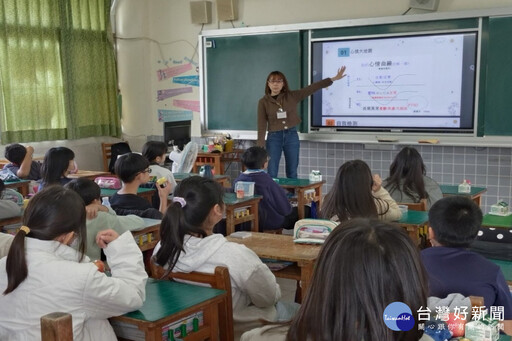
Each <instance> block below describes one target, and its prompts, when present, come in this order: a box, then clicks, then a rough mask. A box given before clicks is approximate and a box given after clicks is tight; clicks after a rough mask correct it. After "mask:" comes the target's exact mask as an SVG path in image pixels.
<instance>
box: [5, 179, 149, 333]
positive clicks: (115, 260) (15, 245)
mask: <svg viewBox="0 0 512 341" xmlns="http://www.w3.org/2000/svg"><path fill="white" fill-rule="evenodd" d="M74 240H77V242H78V251H77V250H75V249H74V248H72V247H70V246H69V245H70V244H72V243H73V241H74ZM97 243H98V245H99V246H100V247H102V248H103V249H104V252H105V255H106V256H107V260H108V262H109V265H110V268H111V272H112V277H107V276H106V275H105V274H104V273H102V272H99V271H98V267H97V266H96V265H95V264H94V263H91V262H89V261H88V260H89V259H88V258H87V257H85V256H84V249H85V206H84V203H83V201H82V200H81V199H80V197H79V196H78V194H76V193H75V192H74V191H72V190H69V189H65V188H63V187H61V186H48V187H47V188H45V189H44V190H42V191H41V192H39V193H37V194H36V195H35V196H34V197H33V198H32V199H30V202H29V204H28V207H27V209H26V210H25V213H24V216H23V226H22V227H21V229H20V231H19V232H18V233H17V234H16V236H15V237H14V240H13V242H12V244H11V248H10V250H9V254H8V256H7V257H5V258H2V259H0V288H1V290H2V295H0V307H1V309H0V340H7V341H11V340H41V330H40V318H41V316H43V315H46V314H48V313H52V312H66V313H70V314H71V315H72V320H73V338H74V340H112V341H114V340H117V338H116V336H115V334H114V332H113V330H112V327H111V326H110V324H109V323H108V320H107V318H109V317H111V316H117V315H121V314H124V313H127V312H129V311H132V310H136V309H137V308H139V307H141V306H142V304H143V302H144V299H145V283H146V280H147V274H146V273H145V271H144V265H143V262H142V254H141V252H140V250H139V248H138V247H137V245H136V244H135V241H134V240H133V237H132V235H131V234H130V233H129V232H126V233H124V234H123V235H121V236H119V235H118V234H117V233H116V232H115V231H113V230H105V231H101V232H100V233H98V235H97Z"/></svg>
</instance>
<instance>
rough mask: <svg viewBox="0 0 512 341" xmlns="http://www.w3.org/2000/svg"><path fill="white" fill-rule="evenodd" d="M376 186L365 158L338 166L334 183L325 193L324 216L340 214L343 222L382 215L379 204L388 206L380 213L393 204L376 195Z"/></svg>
mask: <svg viewBox="0 0 512 341" xmlns="http://www.w3.org/2000/svg"><path fill="white" fill-rule="evenodd" d="M372 186H373V176H372V172H371V170H370V167H368V165H367V164H366V162H364V161H362V160H352V161H347V162H345V163H344V164H343V165H341V166H340V168H339V169H338V173H337V174H336V179H335V180H334V184H333V186H332V188H331V190H330V191H329V193H327V195H326V196H325V200H324V203H323V204H322V209H321V212H320V214H321V216H322V217H323V218H325V219H331V218H332V217H334V216H335V215H336V216H338V220H339V221H340V222H343V221H345V220H348V219H352V218H356V217H363V218H377V217H378V215H379V210H378V209H377V205H380V206H381V207H385V209H383V210H382V212H381V213H380V215H384V214H386V212H387V211H388V210H389V205H388V203H386V202H385V201H383V200H381V199H379V198H377V199H376V198H375V197H374V196H373V192H372ZM376 202H377V205H376Z"/></svg>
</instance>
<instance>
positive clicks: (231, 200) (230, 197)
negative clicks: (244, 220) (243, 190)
mask: <svg viewBox="0 0 512 341" xmlns="http://www.w3.org/2000/svg"><path fill="white" fill-rule="evenodd" d="M254 198H263V196H261V195H257V194H256V195H254V196H252V197H244V198H242V199H237V197H236V193H224V197H223V199H224V203H225V204H226V205H234V204H238V203H241V202H246V201H248V200H252V199H254Z"/></svg>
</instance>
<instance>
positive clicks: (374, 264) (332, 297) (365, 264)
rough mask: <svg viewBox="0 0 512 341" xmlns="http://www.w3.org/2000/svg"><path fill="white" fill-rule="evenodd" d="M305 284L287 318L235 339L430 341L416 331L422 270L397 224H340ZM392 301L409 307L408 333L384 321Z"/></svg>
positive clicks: (423, 300)
mask: <svg viewBox="0 0 512 341" xmlns="http://www.w3.org/2000/svg"><path fill="white" fill-rule="evenodd" d="M310 283H311V284H310V287H309V289H308V294H307V295H306V298H305V300H304V302H303V303H302V305H301V307H300V309H299V311H298V312H297V314H296V315H295V317H294V318H293V319H292V320H291V321H290V322H288V323H285V324H282V325H278V324H277V325H276V324H273V325H268V326H265V327H263V328H258V329H254V330H251V331H249V332H247V333H245V334H243V335H242V338H241V341H253V340H254V341H264V340H268V341H270V340H272V341H284V340H294V341H307V340H322V341H328V340H329V341H330V340H359V341H360V340H418V339H420V340H422V341H423V340H432V338H430V337H429V336H426V335H423V336H422V333H423V331H422V330H418V316H417V311H418V310H419V309H420V308H421V307H425V306H426V305H427V291H428V289H427V285H426V274H425V270H424V269H423V266H422V264H421V261H420V256H419V252H418V249H417V248H416V246H415V245H414V243H413V242H412V240H411V239H410V238H409V236H408V235H407V233H406V232H405V231H404V230H403V229H402V228H399V227H397V226H394V225H391V224H389V223H385V222H382V221H379V220H376V219H365V218H356V219H352V220H350V221H346V222H345V223H342V224H341V225H340V226H339V227H337V228H336V229H334V230H333V231H332V233H331V234H330V235H329V237H327V240H326V241H325V243H324V244H323V246H322V249H321V250H320V254H319V256H318V260H317V262H316V265H315V269H314V272H313V277H312V279H311V282H310ZM392 302H403V303H405V304H406V305H407V306H408V307H409V308H410V309H411V311H412V314H413V318H414V320H415V324H414V326H412V328H411V329H410V330H409V331H393V330H391V329H390V328H388V327H387V326H386V324H385V323H384V320H383V315H384V310H385V308H386V307H387V306H388V305H389V304H390V303H392ZM420 337H421V338H420Z"/></svg>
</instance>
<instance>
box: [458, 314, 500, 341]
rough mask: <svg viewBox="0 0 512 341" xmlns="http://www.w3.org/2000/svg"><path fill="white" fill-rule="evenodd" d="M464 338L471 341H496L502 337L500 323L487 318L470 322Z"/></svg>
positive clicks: (467, 324)
mask: <svg viewBox="0 0 512 341" xmlns="http://www.w3.org/2000/svg"><path fill="white" fill-rule="evenodd" d="M464 337H466V338H468V339H470V340H471V341H496V340H498V339H499V337H500V330H499V325H498V321H496V320H491V319H490V318H489V317H488V316H486V317H484V318H483V319H481V320H477V321H471V322H468V323H466V330H465V335H464Z"/></svg>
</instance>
